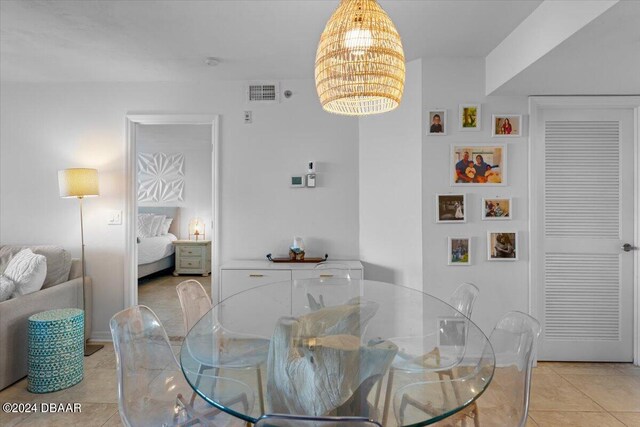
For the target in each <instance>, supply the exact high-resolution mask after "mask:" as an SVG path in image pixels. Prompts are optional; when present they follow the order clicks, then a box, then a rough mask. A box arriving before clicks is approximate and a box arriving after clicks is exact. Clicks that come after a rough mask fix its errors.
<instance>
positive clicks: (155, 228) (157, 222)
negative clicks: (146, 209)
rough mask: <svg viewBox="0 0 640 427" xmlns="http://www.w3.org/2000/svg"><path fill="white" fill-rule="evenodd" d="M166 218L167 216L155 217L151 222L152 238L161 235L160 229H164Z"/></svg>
mask: <svg viewBox="0 0 640 427" xmlns="http://www.w3.org/2000/svg"><path fill="white" fill-rule="evenodd" d="M165 218H166V216H164V215H156V216H154V217H153V220H152V221H151V237H155V236H159V235H160V229H161V228H162V223H164V219H165Z"/></svg>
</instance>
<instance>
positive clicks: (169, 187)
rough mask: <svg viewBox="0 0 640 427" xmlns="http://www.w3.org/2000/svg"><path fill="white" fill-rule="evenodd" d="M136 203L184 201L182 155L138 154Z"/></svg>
mask: <svg viewBox="0 0 640 427" xmlns="http://www.w3.org/2000/svg"><path fill="white" fill-rule="evenodd" d="M138 201H139V202H182V201H184V155H182V154H181V153H174V154H165V153H138Z"/></svg>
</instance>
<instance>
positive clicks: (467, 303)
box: [449, 283, 480, 318]
mask: <svg viewBox="0 0 640 427" xmlns="http://www.w3.org/2000/svg"><path fill="white" fill-rule="evenodd" d="M479 293H480V291H479V290H478V287H477V286H476V285H474V284H473V283H463V284H461V285H460V286H458V287H457V288H456V290H455V291H453V293H452V294H451V296H450V297H449V305H451V306H452V307H453V308H455V309H456V310H458V311H459V312H460V313H462V314H464V315H465V316H466V317H468V318H471V312H472V311H473V304H474V303H475V302H476V299H477V298H478V294H479Z"/></svg>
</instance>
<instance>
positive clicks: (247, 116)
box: [244, 111, 253, 125]
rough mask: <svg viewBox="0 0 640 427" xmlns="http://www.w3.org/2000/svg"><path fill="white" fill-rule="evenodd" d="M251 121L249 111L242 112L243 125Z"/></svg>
mask: <svg viewBox="0 0 640 427" xmlns="http://www.w3.org/2000/svg"><path fill="white" fill-rule="evenodd" d="M252 121H253V117H252V114H251V111H245V112H244V124H245V125H248V124H250V123H251V122H252Z"/></svg>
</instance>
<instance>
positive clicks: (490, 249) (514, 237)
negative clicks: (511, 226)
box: [487, 231, 520, 262]
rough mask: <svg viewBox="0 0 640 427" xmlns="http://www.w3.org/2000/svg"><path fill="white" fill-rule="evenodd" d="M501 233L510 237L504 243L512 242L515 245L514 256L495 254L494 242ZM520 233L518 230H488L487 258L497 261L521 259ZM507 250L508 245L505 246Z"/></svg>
mask: <svg viewBox="0 0 640 427" xmlns="http://www.w3.org/2000/svg"><path fill="white" fill-rule="evenodd" d="M494 235H495V237H494ZM500 235H507V236H508V237H509V240H510V241H509V242H508V243H503V245H507V246H508V244H511V245H512V246H513V255H514V256H513V257H505V256H497V255H495V254H496V252H494V243H495V239H497V238H498V236H500ZM518 235H519V233H518V232H517V231H487V260H488V261H496V262H511V261H518V260H519V259H520V238H519V236H518ZM505 250H508V247H507V248H505Z"/></svg>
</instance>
